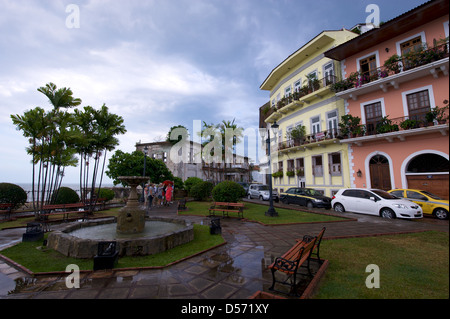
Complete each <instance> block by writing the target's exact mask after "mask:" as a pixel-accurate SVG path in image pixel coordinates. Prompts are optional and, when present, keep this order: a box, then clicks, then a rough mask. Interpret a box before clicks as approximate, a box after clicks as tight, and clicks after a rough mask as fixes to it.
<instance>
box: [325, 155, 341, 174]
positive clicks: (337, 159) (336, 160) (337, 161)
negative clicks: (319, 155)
mask: <svg viewBox="0 0 450 319" xmlns="http://www.w3.org/2000/svg"><path fill="white" fill-rule="evenodd" d="M328 161H329V163H330V174H331V175H332V176H339V175H341V174H342V165H341V153H332V154H329V159H328Z"/></svg>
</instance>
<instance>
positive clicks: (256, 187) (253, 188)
mask: <svg viewBox="0 0 450 319" xmlns="http://www.w3.org/2000/svg"><path fill="white" fill-rule="evenodd" d="M269 195H270V192H269V186H267V185H261V184H251V185H250V186H249V187H248V199H252V198H259V199H260V200H269ZM272 199H273V200H274V201H276V202H278V199H279V196H278V191H277V189H276V188H273V189H272Z"/></svg>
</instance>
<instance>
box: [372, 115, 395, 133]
mask: <svg viewBox="0 0 450 319" xmlns="http://www.w3.org/2000/svg"><path fill="white" fill-rule="evenodd" d="M398 130H399V127H398V125H397V124H392V121H391V120H390V119H389V118H388V116H384V117H382V118H381V121H380V122H378V124H377V133H378V134H384V133H389V132H395V131H398Z"/></svg>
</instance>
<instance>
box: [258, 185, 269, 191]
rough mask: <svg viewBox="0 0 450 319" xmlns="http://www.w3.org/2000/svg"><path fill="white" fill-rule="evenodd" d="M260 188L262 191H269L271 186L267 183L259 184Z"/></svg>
mask: <svg viewBox="0 0 450 319" xmlns="http://www.w3.org/2000/svg"><path fill="white" fill-rule="evenodd" d="M259 190H260V191H268V190H269V186H267V185H262V186H259Z"/></svg>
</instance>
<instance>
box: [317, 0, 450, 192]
mask: <svg viewBox="0 0 450 319" xmlns="http://www.w3.org/2000/svg"><path fill="white" fill-rule="evenodd" d="M448 12H449V8H448V1H446V0H435V1H430V2H427V3H425V4H423V5H421V6H419V7H417V8H415V9H413V10H411V11H408V12H406V13H405V14H403V15H401V16H399V17H397V18H395V19H392V20H390V21H388V22H386V23H384V24H382V25H381V26H380V27H379V28H377V29H373V30H371V31H368V32H366V33H364V34H361V35H360V36H358V37H357V38H355V39H353V40H350V41H348V42H346V43H344V44H342V45H340V46H338V47H336V48H333V49H331V50H329V51H328V52H326V53H325V56H326V57H328V58H331V59H334V60H335V61H338V62H339V63H340V64H341V72H342V78H343V79H344V80H343V81H339V82H337V83H335V84H334V85H333V90H335V92H337V93H336V96H337V97H338V98H340V99H342V101H343V102H344V103H345V114H346V115H347V116H350V117H347V118H346V119H345V121H346V124H347V127H346V132H345V133H346V136H345V137H344V138H343V139H342V140H341V143H343V144H345V145H348V146H349V166H350V174H351V186H353V187H367V188H379V189H385V190H389V189H395V188H416V189H424V190H427V191H429V192H432V193H435V194H437V195H440V196H442V197H444V198H447V199H448V192H449V175H448V173H449V138H448V132H449V127H448V99H449V76H448V70H449V55H448V52H449V44H448V37H449V14H448ZM445 106H447V108H446V107H445ZM345 121H344V122H345ZM358 121H359V122H358Z"/></svg>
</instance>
